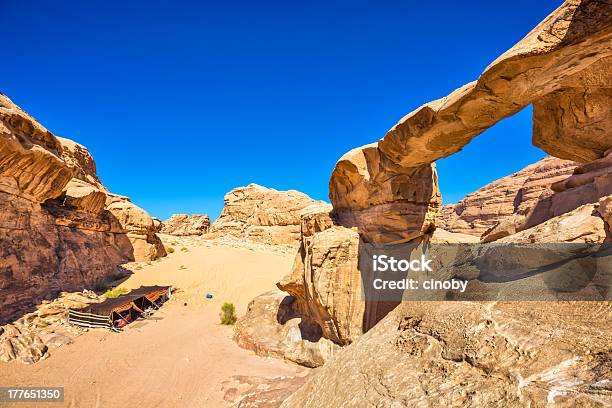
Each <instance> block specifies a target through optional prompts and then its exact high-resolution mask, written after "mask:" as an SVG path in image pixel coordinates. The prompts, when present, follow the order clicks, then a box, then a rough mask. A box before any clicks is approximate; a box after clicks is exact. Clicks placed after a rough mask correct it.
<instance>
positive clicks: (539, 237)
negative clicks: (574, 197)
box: [497, 204, 606, 244]
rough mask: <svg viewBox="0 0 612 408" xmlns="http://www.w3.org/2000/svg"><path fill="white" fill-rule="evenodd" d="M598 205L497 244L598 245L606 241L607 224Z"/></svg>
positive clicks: (580, 209) (538, 226)
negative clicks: (569, 243)
mask: <svg viewBox="0 0 612 408" xmlns="http://www.w3.org/2000/svg"><path fill="white" fill-rule="evenodd" d="M597 208H598V205H596V204H586V205H583V206H580V207H578V208H577V209H575V210H572V211H570V212H568V213H565V214H562V215H560V216H557V217H554V218H551V219H549V220H547V221H545V222H543V223H541V224H538V225H536V226H534V227H531V228H527V229H525V230H523V231H520V232H517V233H516V234H513V235H510V236H508V237H505V238H501V239H499V240H498V241H497V242H513V243H536V242H537V243H553V242H575V243H587V244H597V243H603V242H604V241H605V240H606V227H605V222H604V220H603V218H602V217H601V215H600V214H599V212H598V211H597Z"/></svg>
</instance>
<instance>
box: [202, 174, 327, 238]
mask: <svg viewBox="0 0 612 408" xmlns="http://www.w3.org/2000/svg"><path fill="white" fill-rule="evenodd" d="M320 203H321V202H320V201H315V200H313V199H311V198H310V197H308V196H307V195H306V194H304V193H300V192H299V191H295V190H289V191H277V190H274V189H271V188H266V187H262V186H259V185H257V184H249V185H248V186H246V187H238V188H235V189H233V190H232V191H230V192H229V193H227V194H226V195H225V199H224V206H223V210H222V211H221V215H219V218H217V219H216V220H215V222H213V224H212V225H211V227H210V233H209V237H210V238H215V237H234V238H236V239H246V240H250V241H254V242H259V243H264V244H272V245H294V246H295V245H297V244H298V242H299V239H300V213H301V211H302V210H304V209H306V208H307V207H309V206H311V205H316V204H320Z"/></svg>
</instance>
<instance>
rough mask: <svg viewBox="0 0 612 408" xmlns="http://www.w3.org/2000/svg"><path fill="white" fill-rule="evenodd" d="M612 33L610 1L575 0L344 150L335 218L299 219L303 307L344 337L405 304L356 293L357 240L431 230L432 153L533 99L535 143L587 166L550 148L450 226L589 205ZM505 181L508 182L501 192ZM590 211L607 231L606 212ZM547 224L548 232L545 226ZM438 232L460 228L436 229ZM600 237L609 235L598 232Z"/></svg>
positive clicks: (502, 228) (603, 132)
mask: <svg viewBox="0 0 612 408" xmlns="http://www.w3.org/2000/svg"><path fill="white" fill-rule="evenodd" d="M610 44H612V7H611V6H610V4H609V3H608V2H600V1H589V0H583V1H579V0H571V1H566V2H565V3H563V4H562V5H561V6H560V7H559V8H558V9H557V10H555V11H554V12H553V13H552V14H551V15H550V16H549V17H547V18H546V19H545V20H544V21H542V22H541V23H540V24H539V25H538V26H537V27H536V28H534V29H533V30H532V31H531V32H530V33H529V34H527V36H526V37H525V38H523V39H522V40H521V41H520V42H519V43H517V44H516V45H515V46H514V47H512V48H511V49H510V50H508V51H507V52H505V53H504V54H503V55H501V56H500V57H499V58H498V59H497V60H495V61H494V62H493V63H492V64H491V65H489V67H487V68H486V69H485V71H484V72H483V73H482V74H481V76H480V77H479V78H478V80H476V81H474V82H471V83H469V84H466V85H464V86H463V87H461V88H459V89H457V90H456V91H454V92H452V93H451V94H449V95H448V96H446V97H443V98H441V99H438V100H435V101H432V102H429V103H426V104H424V105H423V106H421V107H420V108H418V109H416V110H415V111H413V112H411V113H409V114H408V115H406V116H405V117H404V118H402V119H401V120H400V121H399V122H398V123H397V124H396V125H395V126H394V127H393V128H392V129H391V130H390V131H389V132H387V134H386V135H384V136H383V138H382V139H380V140H379V141H378V142H375V143H372V144H369V145H366V146H363V147H360V148H356V149H353V150H351V151H349V152H348V153H346V154H345V155H344V156H343V157H342V158H341V159H340V160H339V161H338V163H337V164H336V167H335V168H334V171H333V173H332V175H331V178H330V183H329V186H330V200H331V203H332V205H333V210H332V211H331V214H330V215H329V220H330V223H329V225H325V228H324V229H321V230H319V231H316V230H315V231H312V232H310V231H309V229H308V228H304V227H303V228H302V238H301V247H300V253H299V254H298V256H297V257H296V261H295V264H294V268H293V273H292V274H291V275H290V276H289V277H287V278H285V279H284V280H283V281H282V282H280V283H279V284H278V287H279V288H280V289H282V290H284V291H286V292H288V293H290V294H291V295H292V296H294V297H295V298H296V299H297V300H296V302H298V305H299V309H300V310H301V312H302V314H303V318H305V319H306V318H308V317H310V318H311V319H312V320H313V321H314V322H316V323H317V324H319V325H320V326H321V328H322V332H323V335H324V336H325V337H326V338H329V339H331V340H333V341H334V342H337V343H338V344H343V345H345V344H349V343H351V342H352V341H355V339H357V338H358V337H359V335H360V334H361V333H363V332H365V331H367V330H368V329H369V328H370V327H372V326H373V325H374V324H375V323H376V322H377V321H379V320H380V319H381V318H382V317H384V316H385V314H386V313H387V312H389V311H390V310H392V309H393V307H395V306H396V304H384V303H383V302H370V303H369V304H365V305H364V302H363V301H361V300H358V301H357V298H358V296H359V295H358V294H357V293H358V291H359V289H360V284H361V283H360V279H359V268H358V265H357V254H358V253H359V246H360V243H401V242H422V241H426V240H429V239H430V238H432V233H434V230H435V228H436V217H437V215H438V212H439V206H440V202H441V197H440V194H439V191H438V183H437V175H436V170H435V164H434V162H435V161H436V160H438V159H440V158H443V157H447V156H449V155H451V154H454V153H456V152H458V151H460V150H461V149H462V148H463V147H464V146H465V145H466V144H467V143H469V142H470V141H471V140H472V139H473V138H474V137H476V136H478V135H479V134H481V133H482V132H484V131H485V130H486V129H488V128H490V127H491V126H493V125H494V124H495V123H497V122H499V121H500V120H502V119H504V118H506V117H508V116H510V115H513V114H515V113H516V112H518V111H520V110H521V109H523V108H524V107H525V106H527V105H529V104H533V105H534V135H533V143H534V144H535V145H536V146H540V147H542V148H543V149H544V150H545V151H546V152H548V153H550V154H552V155H556V156H559V157H560V158H561V159H570V160H572V161H578V162H580V164H581V165H580V167H576V166H577V164H576V163H573V162H567V161H563V160H559V159H552V158H549V159H545V160H544V161H542V162H540V163H537V164H536V165H534V166H533V167H531V168H528V169H525V170H524V171H523V172H519V173H520V174H518V175H514V176H511V177H510V179H508V180H504V181H500V182H499V183H498V185H497V187H498V188H499V189H498V190H496V191H495V194H494V195H491V196H489V197H483V196H480V197H479V195H478V194H476V195H475V196H473V197H470V199H473V202H470V203H469V204H468V205H465V206H464V208H461V206H459V208H450V210H451V211H454V212H455V213H456V214H455V216H453V217H454V219H452V220H449V218H450V217H449V215H450V214H449V213H447V217H446V219H447V220H448V223H444V222H443V223H442V226H443V227H444V229H446V230H447V231H449V232H451V233H462V234H469V235H474V236H476V237H480V236H481V235H482V234H485V233H486V234H485V235H486V237H485V238H486V240H497V239H500V238H503V237H508V236H512V235H513V234H516V233H517V232H520V231H527V230H529V229H530V228H533V227H537V226H540V225H542V228H545V227H548V226H549V225H548V224H547V225H544V224H543V223H546V222H547V221H548V220H551V219H553V218H555V217H559V216H562V215H564V214H568V215H567V216H568V217H570V216H572V217H579V218H580V217H582V216H584V217H586V216H587V214H586V212H585V211H586V210H584V209H580V210H577V213H572V211H574V210H576V209H578V208H581V207H582V206H584V205H587V204H594V203H597V201H598V199H599V198H600V197H603V196H606V195H609V194H610V193H609V192H607V189H608V188H609V187H610V185H612V183H609V181H608V175H607V174H608V173H609V171H608V170H607V166H608V165H607V161H606V160H607V156H606V155H607V154H609V153H610V148H611V147H612V139H610V134H611V133H610V126H609V117H610V116H611V115H610V113H611V112H610V110H611V109H612V93H611V92H610V90H611V89H612V71H611V70H610V69H609V64H610V63H609V61H610V58H611V55H612V47H611V46H610ZM574 170H575V171H576V174H573V171H574ZM582 174H588V175H586V176H585V175H582ZM566 179H567V180H568V181H566V182H565V183H566V184H563V183H564V181H563V180H566ZM567 183H569V184H567ZM503 186H504V187H505V186H509V187H507V190H509V191H503V192H502V190H503V188H504V187H503ZM489 187H491V186H489ZM493 187H495V185H494V186H493ZM566 187H568V188H566ZM489 190H490V189H489ZM481 193H482V192H481ZM485 193H487V194H488V193H489V192H488V191H485ZM490 198H492V199H490ZM447 211H448V210H447ZM596 217H597V216H596ZM580 219H583V218H580ZM587 219H588V220H591V218H584V220H587ZM558 221H562V220H558ZM592 221H594V222H595V224H593V225H592V227H593V228H596V229H598V231H601V228H600V227H601V226H602V225H603V224H602V222H601V218H599V221H597V219H593V220H592ZM453 223H456V225H454V226H453ZM557 227H559V226H557ZM541 233H542V234H543V235H542V236H541V237H540V238H541V239H544V236H545V235H546V234H548V233H547V232H546V231H544V230H542V231H541ZM442 235H443V234H442ZM570 235H572V234H568V235H567V237H565V238H568V239H569V238H570ZM595 236H596V237H595ZM565 238H564V237H562V236H558V239H565ZM435 239H442V240H444V239H451V237H449V236H448V234H447V237H446V238H444V237H441V236H440V233H439V234H438V237H435ZM594 239H596V240H598V241H601V240H602V239H603V236H602V235H601V233H600V232H596V233H594ZM365 375H366V374H365V373H364V376H365ZM323 405H325V404H323ZM374 405H376V404H374Z"/></svg>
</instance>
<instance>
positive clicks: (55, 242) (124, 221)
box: [0, 95, 164, 321]
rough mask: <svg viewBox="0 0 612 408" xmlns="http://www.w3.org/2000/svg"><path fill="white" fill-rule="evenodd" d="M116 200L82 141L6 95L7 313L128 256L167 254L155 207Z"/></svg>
mask: <svg viewBox="0 0 612 408" xmlns="http://www.w3.org/2000/svg"><path fill="white" fill-rule="evenodd" d="M115 200H117V198H116V196H114V195H112V194H110V193H109V192H108V190H107V189H106V188H105V187H104V185H103V184H102V183H101V182H100V180H99V179H98V177H97V175H96V173H95V163H94V160H93V158H92V157H91V155H90V154H89V152H88V151H87V150H86V149H85V148H84V147H83V146H81V145H79V144H77V143H74V142H72V141H70V140H68V139H61V138H57V137H56V136H54V135H53V134H52V133H51V132H49V131H48V130H47V129H45V128H44V127H43V126H42V125H40V124H39V123H38V122H37V121H36V120H34V119H33V118H32V117H30V116H29V115H28V114H27V113H25V112H24V111H23V110H21V109H20V108H19V107H17V106H16V105H15V104H14V103H13V102H12V101H10V100H9V99H8V98H7V97H6V96H4V95H0V292H1V295H0V320H2V321H8V320H10V319H12V318H13V317H16V315H18V314H20V313H22V311H23V310H26V309H27V308H28V307H30V305H32V304H35V303H37V302H38V300H40V298H42V297H45V296H48V295H50V294H53V293H55V292H58V291H60V290H80V289H82V288H83V287H84V286H91V285H93V284H94V283H95V282H97V281H99V280H102V279H104V278H105V277H106V276H107V275H108V274H111V273H113V272H115V271H116V268H117V266H118V265H120V264H121V263H124V262H128V261H131V260H134V259H155V258H157V257H159V256H161V255H163V254H164V250H163V246H162V245H161V242H156V238H157V237H156V236H155V234H154V231H153V230H152V229H151V228H152V220H151V218H150V217H149V216H148V214H146V212H144V210H142V209H139V208H138V207H136V206H135V205H134V204H132V203H130V202H129V200H128V199H127V198H126V199H121V201H123V202H124V203H128V204H123V206H122V208H120V209H119V208H117V206H116V205H114V204H113V202H114V201H115ZM133 213H138V214H139V217H138V219H135V217H133V216H132V215H131V214H133ZM128 214H129V215H128ZM149 221H151V223H149ZM135 231H138V236H136V235H135V234H133V232H135ZM145 236H146V238H143V237H145ZM143 241H146V244H144V243H143V244H141V243H142V242H143Z"/></svg>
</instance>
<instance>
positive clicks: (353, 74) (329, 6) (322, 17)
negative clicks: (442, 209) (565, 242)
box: [0, 0, 561, 219]
mask: <svg viewBox="0 0 612 408" xmlns="http://www.w3.org/2000/svg"><path fill="white" fill-rule="evenodd" d="M560 4H561V1H560V0H557V1H549V0H539V1H533V0H514V1H512V2H510V3H509V2H497V1H386V0H379V1H360V0H353V1H333V0H328V1H322V2H318V1H308V2H294V1H282V2H265V1H261V2H255V1H245V2H233V1H214V2H213V1H210V2H208V1H180V0H174V1H170V2H169V1H155V0H147V1H136V0H130V1H121V2H120V1H92V0H87V1H83V0H78V1H62V0H57V1H28V0H20V1H1V0H0V26H1V27H2V32H3V34H4V35H3V41H2V64H0V91H2V92H4V93H5V94H6V95H7V96H9V97H10V98H11V99H13V101H15V102H16V103H17V104H19V105H20V106H21V107H22V108H24V109H25V110H27V111H28V112H29V113H31V114H32V115H33V116H34V117H36V118H37V119H38V120H39V121H40V122H41V123H42V124H43V125H45V126H46V127H47V128H48V129H49V130H51V131H52V132H53V133H55V134H57V135H59V136H64V137H68V138H70V139H73V140H75V141H77V142H79V143H81V144H84V145H85V146H87V147H88V148H89V150H90V151H91V153H92V154H93V156H94V158H95V160H96V162H97V165H98V173H99V175H100V177H101V178H102V180H103V182H104V183H105V184H106V185H107V186H108V187H109V188H110V190H111V191H113V192H115V193H119V194H124V195H128V196H130V197H132V200H133V201H134V202H135V203H137V204H138V205H140V206H142V207H143V208H145V209H147V210H148V211H149V212H150V213H151V214H152V215H154V216H158V217H160V218H163V219H165V218H167V217H168V216H169V215H170V214H171V213H175V212H187V213H208V214H210V215H211V216H212V217H216V216H217V215H218V213H219V212H220V210H221V208H222V206H223V195H224V194H225V193H226V192H227V191H229V190H230V189H232V188H234V187H237V186H241V185H247V184H249V183H251V182H255V183H258V184H261V185H265V186H268V187H273V188H276V189H283V190H284V189H296V190H300V191H303V192H305V193H307V194H309V195H310V196H312V197H313V198H316V199H325V200H328V198H327V195H328V181H329V176H330V174H331V171H332V169H333V167H334V164H335V162H336V161H337V159H338V158H339V157H340V156H341V155H342V154H343V153H345V152H346V151H348V150H350V149H352V148H354V147H357V146H361V145H364V144H367V143H371V142H373V141H376V140H377V139H379V138H380V137H382V136H383V135H384V134H385V133H386V131H387V130H388V129H389V128H390V127H391V126H393V124H394V123H395V122H396V121H397V120H399V119H400V118H401V117H402V116H404V115H405V114H406V113H408V112H410V111H411V110H413V109H414V108H416V107H418V106H419V105H421V104H423V103H425V102H428V101H430V100H433V99H437V98H440V97H442V96H445V95H446V94H448V93H449V92H451V91H452V90H454V89H455V88H457V87H459V86H461V85H463V84H464V83H466V82H469V81H472V80H474V79H476V78H477V76H478V75H479V74H480V72H482V70H483V69H484V68H485V67H486V66H487V65H488V64H489V63H490V62H491V61H493V60H494V59H495V58H496V57H497V56H499V55H500V54H501V53H502V52H504V51H505V50H506V49H508V48H509V47H511V46H512V45H513V44H515V43H516V42H517V41H519V40H520V39H521V38H522V37H523V36H524V35H525V34H527V32H529V31H530V30H531V29H532V28H533V27H534V26H535V25H536V24H537V23H538V22H539V21H541V20H542V19H543V18H544V17H545V16H547V15H548V14H549V13H550V12H551V11H553V10H554V9H555V8H556V7H558V6H559V5H560ZM541 157H544V153H543V152H541V151H540V150H538V149H536V148H534V147H532V146H531V113H530V111H527V110H526V111H523V112H521V113H519V114H518V115H516V116H514V117H512V118H509V119H506V120H505V121H503V122H501V123H499V124H498V125H496V126H495V127H494V128H492V129H490V130H488V131H487V132H486V133H485V134H483V135H482V136H481V137H480V138H477V139H476V140H475V141H473V142H472V143H471V144H470V145H468V146H467V147H466V148H465V149H464V150H463V151H462V152H460V153H458V154H457V155H455V156H452V157H450V158H448V159H444V160H442V161H440V162H439V163H438V169H439V179H440V186H441V190H442V195H443V197H444V201H445V202H446V203H449V202H456V201H457V200H458V199H460V198H461V197H463V196H464V195H465V194H467V193H469V192H471V191H473V190H475V189H477V188H478V187H480V186H482V185H484V184H486V183H488V182H490V181H493V180H495V179H497V178H499V177H502V176H505V175H507V174H510V173H512V172H515V171H517V170H519V169H521V168H522V167H524V166H525V165H527V164H530V163H532V162H534V161H536V160H538V159H539V158H541Z"/></svg>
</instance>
